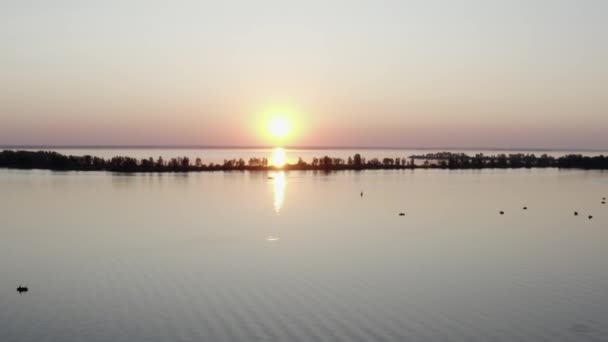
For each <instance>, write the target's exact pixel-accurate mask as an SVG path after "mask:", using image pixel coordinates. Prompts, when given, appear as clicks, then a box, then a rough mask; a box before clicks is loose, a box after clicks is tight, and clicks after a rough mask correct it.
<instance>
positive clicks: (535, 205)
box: [0, 169, 608, 342]
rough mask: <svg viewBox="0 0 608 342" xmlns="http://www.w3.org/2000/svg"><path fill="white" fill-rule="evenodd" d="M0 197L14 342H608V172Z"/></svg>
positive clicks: (45, 183)
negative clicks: (605, 201)
mask: <svg viewBox="0 0 608 342" xmlns="http://www.w3.org/2000/svg"><path fill="white" fill-rule="evenodd" d="M360 191H364V196H363V198H361V197H360V196H359V193H360ZM0 193H1V196H0V218H1V223H0V234H1V235H0V236H1V238H0V275H1V276H0V341H62V342H70V341H74V342H75V341H231V342H233V341H301V342H308V341H360V342H368V341H480V342H482V341H534V342H537V341H552V342H554V341H607V340H608V248H607V247H608V205H602V204H601V203H600V202H601V198H602V197H608V173H607V172H596V171H558V170H551V169H544V170H515V171H512V170H482V171H472V170H461V171H448V170H414V171H411V170H405V171H403V170H402V171H363V172H354V171H348V172H337V173H329V174H326V173H321V172H287V173H280V172H279V173H264V172H259V173H250V172H215V173H193V174H139V175H121V174H111V173H102V172H92V173H82V172H68V173H60V172H47V171H18V170H0ZM523 205H527V206H528V208H529V209H528V210H527V211H524V210H522V206H523ZM500 210H504V211H505V215H502V216H501V215H499V214H498V211H500ZM574 210H578V211H579V212H580V215H579V216H578V217H575V216H574V215H573V211H574ZM402 211H403V212H405V216H403V217H401V216H399V215H398V213H399V212H402ZM589 214H592V215H593V216H594V217H593V219H592V220H588V219H587V215H589ZM19 284H24V285H25V284H27V285H28V286H29V287H30V292H29V293H26V294H22V295H19V294H18V293H17V292H16V291H15V288H16V287H17V286H18V285H19Z"/></svg>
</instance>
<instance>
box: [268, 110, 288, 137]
mask: <svg viewBox="0 0 608 342" xmlns="http://www.w3.org/2000/svg"><path fill="white" fill-rule="evenodd" d="M268 131H269V132H270V135H271V136H272V137H273V138H286V137H287V136H289V133H291V123H290V122H289V120H288V119H287V118H286V117H285V116H279V115H277V116H274V117H272V118H271V119H270V121H269V122H268Z"/></svg>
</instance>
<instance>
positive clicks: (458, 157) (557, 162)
mask: <svg viewBox="0 0 608 342" xmlns="http://www.w3.org/2000/svg"><path fill="white" fill-rule="evenodd" d="M0 168H8V169H26V170H27V169H42V170H52V171H110V172H127V173H136V172H137V173H145V172H205V171H277V170H312V171H341V170H355V171H356V170H404V169H519V168H565V169H585V170H591V169H593V170H608V156H604V155H599V156H583V155H580V154H567V155H564V156H561V157H553V156H549V155H547V154H542V155H541V156H536V155H534V154H524V153H516V154H508V155H507V154H503V153H500V154H494V155H484V154H483V153H478V154H475V155H474V156H469V155H467V154H465V153H453V152H439V153H427V154H422V155H411V156H408V157H407V158H406V157H404V158H368V159H366V158H363V157H361V155H360V154H358V153H356V154H354V155H353V156H349V157H348V158H347V159H344V158H333V157H330V156H322V157H319V158H313V160H312V161H311V162H307V161H304V160H303V159H302V158H299V159H298V162H297V163H294V164H285V165H283V166H275V165H271V163H270V162H269V160H268V159H267V158H249V160H247V161H245V160H244V159H243V158H239V159H227V160H224V162H223V163H208V164H205V163H203V162H202V160H201V159H200V158H196V159H194V160H191V159H190V158H188V157H178V158H171V159H167V160H164V159H163V158H162V157H159V158H158V159H153V158H152V157H150V158H143V159H136V158H132V157H127V156H116V157H112V158H109V159H104V158H100V157H96V156H91V155H85V156H71V155H69V156H68V155H64V154H61V153H58V152H54V151H23V150H20V151H14V150H4V151H2V152H0Z"/></svg>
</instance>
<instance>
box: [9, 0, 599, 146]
mask: <svg viewBox="0 0 608 342" xmlns="http://www.w3.org/2000/svg"><path fill="white" fill-rule="evenodd" d="M606 18H608V1H592V0H589V1H585V0H578V1H560V0H553V1H550V0H544V1H541V0H537V1H534V0H528V1H518V0H505V1H492V0H480V1H467V0H462V1H434V0H426V1H406V0H401V1H381V0H376V1H355V0H351V1H330V0H325V1H316V0H307V1H287V0H282V1H278V0H277V1H270V0H268V1H264V0H260V1H230V0H226V1H154V0H148V1H135V0H120V1H115V0H106V1H85V0H81V1H65V0H57V1H28V0H21V1H13V0H8V1H7V0H4V1H2V2H0V46H1V50H0V51H1V53H0V145H79V146H84V145H140V146H141V145H176V146H177V145H182V146H183V145H199V146H269V145H277V144H280V145H285V146H334V147H335V146H343V147H348V146H357V147H360V146H368V147H430V148H432V147H455V148H466V147H479V148H481V147H483V148H555V149H565V148H567V149H608V134H607V133H606V132H607V131H608V96H607V95H608V94H607V93H608V91H607V89H608V20H606ZM273 115H283V116H285V117H287V118H288V119H289V120H290V123H291V126H292V130H291V132H290V134H289V135H288V136H287V137H285V138H281V141H277V140H276V139H273V138H272V137H271V136H270V135H269V134H268V133H267V132H266V130H265V129H264V127H265V124H266V121H267V120H269V117H271V116H273Z"/></svg>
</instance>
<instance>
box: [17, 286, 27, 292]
mask: <svg viewBox="0 0 608 342" xmlns="http://www.w3.org/2000/svg"><path fill="white" fill-rule="evenodd" d="M27 291H28V288H27V286H21V285H19V287H18V288H17V292H19V293H23V292H27Z"/></svg>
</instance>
